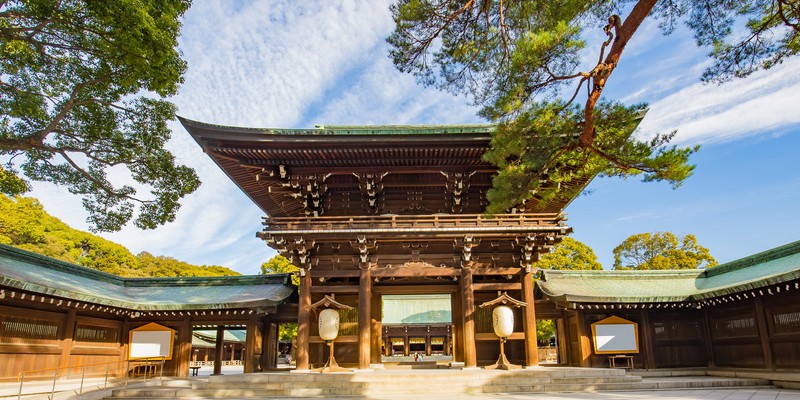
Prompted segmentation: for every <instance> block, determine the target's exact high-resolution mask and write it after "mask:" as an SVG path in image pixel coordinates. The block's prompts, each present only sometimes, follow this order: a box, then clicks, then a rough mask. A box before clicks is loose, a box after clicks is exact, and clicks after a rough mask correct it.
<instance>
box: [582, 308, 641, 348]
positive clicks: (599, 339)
mask: <svg viewBox="0 0 800 400" xmlns="http://www.w3.org/2000/svg"><path fill="white" fill-rule="evenodd" d="M592 341H593V342H594V352H595V354H636V353H639V324H637V323H636V322H633V321H628V320H627V319H623V318H620V317H616V316H611V317H608V318H606V319H604V320H600V321H597V322H595V323H593V324H592Z"/></svg>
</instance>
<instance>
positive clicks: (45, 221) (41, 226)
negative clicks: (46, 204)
mask: <svg viewBox="0 0 800 400" xmlns="http://www.w3.org/2000/svg"><path fill="white" fill-rule="evenodd" d="M0 243H2V244H6V245H9V246H14V247H18V248H21V249H23V250H27V251H30V252H34V253H38V254H42V255H45V256H48V257H52V258H56V259H59V260H62V261H66V262H69V263H73V264H78V265H83V266H84V267H89V268H93V269H96V270H99V271H103V272H108V273H110V274H114V275H119V276H126V277H157V276H163V277H167V276H217V275H239V273H238V272H236V271H233V270H230V269H228V268H225V267H221V266H216V265H212V266H197V265H192V264H189V263H186V262H183V261H178V260H175V259H173V258H170V257H164V256H154V255H152V254H150V253H147V252H143V253H141V254H139V255H138V256H134V255H133V254H132V253H131V252H130V251H129V250H128V249H127V248H125V247H124V246H122V245H120V244H117V243H114V242H111V241H109V240H106V239H103V238H101V237H99V236H96V235H93V234H91V233H89V232H83V231H79V230H77V229H73V228H71V227H69V226H68V225H67V224H65V223H63V222H61V220H59V219H58V218H56V217H53V216H52V215H50V214H48V213H47V212H46V211H45V210H44V208H43V207H42V205H41V204H40V203H39V201H38V200H36V199H34V198H27V197H17V198H14V199H11V198H9V197H7V196H5V195H3V194H0Z"/></svg>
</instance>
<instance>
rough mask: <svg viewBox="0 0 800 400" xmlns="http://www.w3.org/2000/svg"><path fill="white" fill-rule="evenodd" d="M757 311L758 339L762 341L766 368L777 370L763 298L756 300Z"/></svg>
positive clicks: (754, 305)
mask: <svg viewBox="0 0 800 400" xmlns="http://www.w3.org/2000/svg"><path fill="white" fill-rule="evenodd" d="M753 307H754V308H755V311H756V323H757V324H758V337H759V338H760V339H761V352H762V353H763V354H764V368H766V369H769V370H771V369H775V363H774V361H773V357H772V346H771V344H770V341H769V339H770V337H769V329H768V327H767V317H766V315H765V313H764V303H763V302H762V301H761V298H756V300H755V302H753Z"/></svg>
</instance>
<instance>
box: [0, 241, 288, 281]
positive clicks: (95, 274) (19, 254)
mask: <svg viewBox="0 0 800 400" xmlns="http://www.w3.org/2000/svg"><path fill="white" fill-rule="evenodd" d="M2 257H10V258H15V259H18V260H25V261H29V262H32V263H35V264H36V265H39V266H41V267H44V268H49V269H54V270H58V271H62V272H65V273H69V274H73V275H78V276H83V277H85V278H89V279H94V280H98V281H102V282H106V283H111V284H114V285H118V286H126V287H147V286H153V287H159V286H228V285H268V284H283V285H291V274H288V273H285V274H269V275H234V276H198V277H163V278H125V277H121V276H118V275H114V274H109V273H107V272H103V271H99V270H96V269H93V268H89V267H84V266H82V265H78V264H72V263H69V262H66V261H62V260H58V259H55V258H52V257H48V256H44V255H41V254H37V253H33V252H30V251H27V250H23V249H20V248H17V247H13V246H8V245H4V244H0V258H2Z"/></svg>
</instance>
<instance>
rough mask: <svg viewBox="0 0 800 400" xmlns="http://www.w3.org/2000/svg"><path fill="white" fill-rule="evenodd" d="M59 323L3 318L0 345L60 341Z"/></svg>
mask: <svg viewBox="0 0 800 400" xmlns="http://www.w3.org/2000/svg"><path fill="white" fill-rule="evenodd" d="M59 325H60V323H59V322H58V321H52V320H46V319H37V318H26V317H10V316H3V318H2V321H0V343H20V342H29V341H36V342H42V341H50V340H58V327H59Z"/></svg>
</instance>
